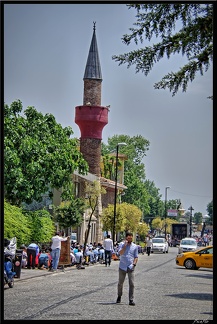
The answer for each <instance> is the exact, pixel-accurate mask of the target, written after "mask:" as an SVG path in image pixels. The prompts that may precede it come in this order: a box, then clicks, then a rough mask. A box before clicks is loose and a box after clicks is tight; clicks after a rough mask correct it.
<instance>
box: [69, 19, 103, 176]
mask: <svg viewBox="0 0 217 324" xmlns="http://www.w3.org/2000/svg"><path fill="white" fill-rule="evenodd" d="M95 25H96V23H95V22H94V23H93V36H92V41H91V44H90V50H89V54H88V58H87V64H86V68H85V73H84V78H83V80H84V95H83V106H77V107H75V123H76V124H77V125H78V126H79V128H80V132H81V137H80V151H81V153H82V154H83V157H84V159H85V160H86V161H87V163H88V165H89V172H90V173H92V174H94V175H96V176H101V174H100V158H101V140H102V130H103V128H104V126H105V125H106V124H107V123H108V108H107V107H103V106H101V85H102V73H101V66H100V61H99V54H98V47H97V41H96V27H95Z"/></svg>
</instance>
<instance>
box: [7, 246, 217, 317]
mask: <svg viewBox="0 0 217 324" xmlns="http://www.w3.org/2000/svg"><path fill="white" fill-rule="evenodd" d="M176 253H177V248H170V251H169V253H168V254H157V253H156V254H155V253H154V254H151V255H150V256H147V255H146V254H145V255H141V254H140V255H139V262H138V264H137V267H136V270H135V271H136V272H135V275H136V280H135V303H136V306H129V305H128V281H127V278H126V281H125V283H124V293H123V297H122V302H121V304H116V303H115V301H116V298H117V279H118V264H119V261H112V264H111V267H108V268H106V267H105V265H101V264H97V265H93V266H89V267H86V268H85V270H77V269H75V267H72V268H68V269H66V271H65V272H62V271H59V272H58V273H48V272H47V271H44V270H24V271H23V272H21V278H20V279H15V284H14V288H12V289H10V288H6V289H5V290H4V319H5V320H190V321H192V323H193V322H195V323H199V321H202V323H208V322H209V321H211V320H213V271H212V269H204V268H200V269H199V270H187V269H185V268H182V267H178V266H176V264H175V256H176ZM33 276H34V278H31V277H33ZM200 323H201V322H200Z"/></svg>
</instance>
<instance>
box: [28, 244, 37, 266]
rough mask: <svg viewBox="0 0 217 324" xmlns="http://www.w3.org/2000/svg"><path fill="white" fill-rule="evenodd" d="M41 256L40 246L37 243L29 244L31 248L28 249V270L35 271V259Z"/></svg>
mask: <svg viewBox="0 0 217 324" xmlns="http://www.w3.org/2000/svg"><path fill="white" fill-rule="evenodd" d="M38 254H39V246H38V245H37V244H36V243H34V242H33V243H31V244H29V246H28V247H27V268H28V269H31V266H32V269H35V263H36V262H35V261H36V260H35V259H36V257H38Z"/></svg>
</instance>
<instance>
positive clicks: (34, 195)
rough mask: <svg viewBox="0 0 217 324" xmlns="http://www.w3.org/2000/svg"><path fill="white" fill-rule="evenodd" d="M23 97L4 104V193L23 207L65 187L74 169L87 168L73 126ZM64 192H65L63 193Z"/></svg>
mask: <svg viewBox="0 0 217 324" xmlns="http://www.w3.org/2000/svg"><path fill="white" fill-rule="evenodd" d="M22 108H23V106H22V102H21V101H20V100H17V101H14V102H12V104H11V105H10V107H9V106H8V105H6V104H5V105H4V192H5V198H6V199H7V201H9V202H11V203H12V204H13V205H17V206H21V203H22V202H25V203H27V204H29V203H31V202H32V201H33V200H35V201H38V202H40V201H41V200H42V194H44V193H45V192H49V196H50V197H52V195H53V194H52V189H53V188H56V189H59V188H62V187H64V188H66V189H65V190H67V188H68V186H69V185H70V183H71V175H72V174H73V172H74V171H75V170H78V172H79V173H80V174H85V173H86V172H87V171H88V164H87V162H86V161H85V160H84V159H83V156H82V154H81V153H80V151H79V149H78V146H79V143H78V140H77V139H72V138H70V136H71V135H72V134H73V131H72V129H71V127H65V128H62V126H61V125H60V124H58V123H56V120H55V118H54V116H53V115H51V114H45V115H44V116H43V114H42V113H39V112H37V111H36V109H35V108H34V107H27V109H26V110H24V113H23V116H22V115H21V112H22ZM64 194H65V192H64V191H63V195H64Z"/></svg>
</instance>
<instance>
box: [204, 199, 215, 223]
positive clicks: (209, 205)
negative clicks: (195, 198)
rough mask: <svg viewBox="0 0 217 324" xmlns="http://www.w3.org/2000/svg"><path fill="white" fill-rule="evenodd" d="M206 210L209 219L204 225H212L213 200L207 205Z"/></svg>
mask: <svg viewBox="0 0 217 324" xmlns="http://www.w3.org/2000/svg"><path fill="white" fill-rule="evenodd" d="M206 210H207V212H208V215H209V219H208V220H207V221H206V223H207V224H208V225H213V200H212V201H211V202H210V203H209V204H208V205H207V208H206Z"/></svg>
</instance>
